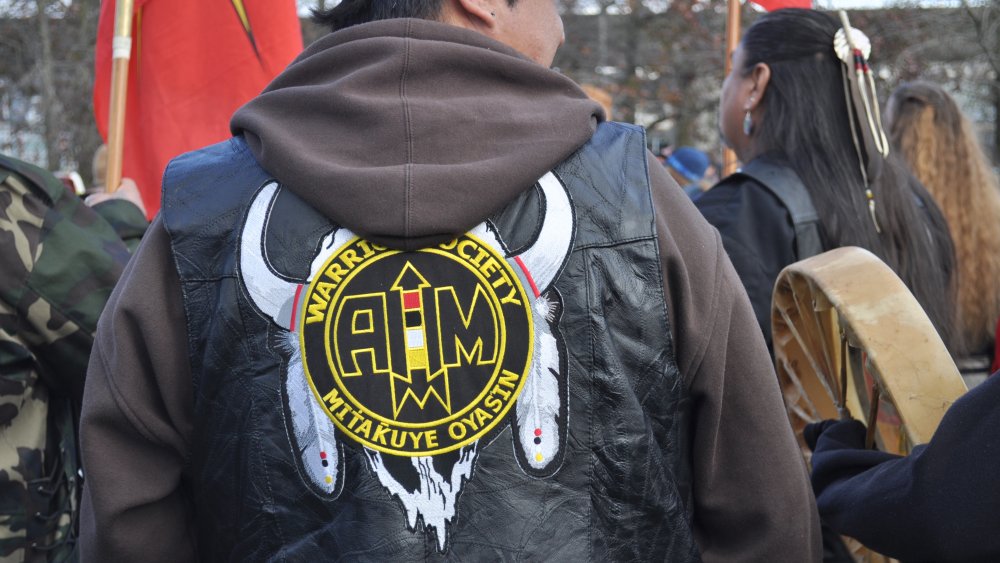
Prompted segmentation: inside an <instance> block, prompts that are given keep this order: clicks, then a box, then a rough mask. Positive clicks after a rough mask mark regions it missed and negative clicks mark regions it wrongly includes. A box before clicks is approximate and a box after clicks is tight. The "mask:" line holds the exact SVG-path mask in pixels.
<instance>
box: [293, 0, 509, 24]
mask: <svg viewBox="0 0 1000 563" xmlns="http://www.w3.org/2000/svg"><path fill="white" fill-rule="evenodd" d="M441 3H442V0H342V1H341V2H340V3H339V4H337V5H336V6H334V7H333V8H328V9H326V10H320V9H317V8H313V9H312V19H313V21H314V22H316V23H317V24H319V25H323V26H326V27H329V28H330V30H331V31H337V30H340V29H344V28H346V27H351V26H352V25H357V24H359V23H367V22H373V21H378V20H388V19H393V18H420V19H424V20H436V19H438V18H439V17H440V16H441ZM516 3H517V0H507V5H508V6H514V4H516Z"/></svg>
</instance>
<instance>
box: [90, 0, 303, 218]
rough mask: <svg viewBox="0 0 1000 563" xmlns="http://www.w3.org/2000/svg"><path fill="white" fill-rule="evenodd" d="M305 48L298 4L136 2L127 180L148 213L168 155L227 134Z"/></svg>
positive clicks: (105, 40)
mask: <svg viewBox="0 0 1000 563" xmlns="http://www.w3.org/2000/svg"><path fill="white" fill-rule="evenodd" d="M114 23H115V0H104V1H103V4H102V5H101V21H100V24H99V27H98V33H97V52H96V56H95V59H96V60H95V73H94V117H95V119H96V120H97V128H98V130H99V131H100V133H101V136H102V137H103V138H104V139H105V140H106V139H107V138H108V136H107V135H108V115H109V112H110V111H109V104H110V96H111V94H110V90H111V39H112V36H113V35H114ZM301 50H302V31H301V27H300V24H299V18H298V13H297V11H296V6H295V0H135V17H134V22H133V27H132V58H131V61H130V63H129V75H128V101H127V103H126V110H125V146H124V159H123V160H124V166H123V175H124V176H128V177H130V178H133V179H134V180H135V181H136V183H138V185H139V189H140V191H141V192H142V196H143V201H144V202H145V204H146V209H147V210H148V211H149V214H150V217H152V216H153V215H154V214H155V213H156V212H157V211H158V210H159V208H160V181H161V178H162V176H163V169H164V168H165V167H166V165H167V162H169V161H170V159H171V158H173V157H175V156H177V155H178V154H181V153H183V152H187V151H190V150H194V149H197V148H199V147H202V146H205V145H209V144H212V143H217V142H219V141H223V140H225V139H227V138H229V118H230V117H231V116H232V114H233V112H234V111H236V109H237V108H239V107H240V106H241V105H243V104H244V103H245V102H247V101H248V100H249V99H250V98H252V97H254V96H256V95H257V94H258V93H260V91H261V90H263V89H264V87H265V86H266V85H267V84H268V82H270V81H271V79H273V78H274V77H275V76H276V75H277V74H278V73H279V72H281V71H282V70H283V69H284V68H285V66H286V65H288V63H290V62H291V61H292V59H293V58H294V57H295V56H296V55H297V54H298V53H299V51H301Z"/></svg>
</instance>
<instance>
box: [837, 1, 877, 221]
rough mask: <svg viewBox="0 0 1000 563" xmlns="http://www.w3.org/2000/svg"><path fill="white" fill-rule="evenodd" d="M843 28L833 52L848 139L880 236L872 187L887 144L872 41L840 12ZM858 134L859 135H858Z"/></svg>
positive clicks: (869, 208)
mask: <svg viewBox="0 0 1000 563" xmlns="http://www.w3.org/2000/svg"><path fill="white" fill-rule="evenodd" d="M840 21H841V22H842V24H843V27H841V28H840V29H838V30H837V33H836V34H835V35H834V37H833V50H834V52H835V53H836V55H837V58H839V59H840V61H841V63H843V65H844V66H842V67H841V71H842V72H841V76H842V77H843V83H844V97H845V98H846V101H847V113H848V115H847V121H848V123H849V124H850V126H851V137H852V138H853V140H854V148H855V149H856V150H857V152H858V162H859V165H860V168H861V178H862V180H864V183H865V198H866V199H867V200H868V214H869V215H870V216H871V220H872V224H874V225H875V231H876V232H877V233H881V232H882V229H881V228H880V227H879V224H878V219H877V218H876V216H875V194H874V193H872V189H871V184H872V182H873V181H874V180H875V178H877V177H878V175H879V173H881V171H882V161H883V159H885V158H886V157H888V156H889V141H888V139H887V138H886V135H885V131H883V130H882V116H881V114H880V112H879V106H878V95H877V94H876V92H875V79H874V77H873V76H872V71H871V68H870V67H869V66H868V57H869V56H870V55H871V51H872V45H871V41H869V40H868V36H866V35H865V34H864V33H863V32H862V31H861V30H860V29H856V28H853V27H851V23H850V21H848V19H847V12H845V11H843V10H841V11H840ZM859 130H860V131H859Z"/></svg>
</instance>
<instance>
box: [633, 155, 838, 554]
mask: <svg viewBox="0 0 1000 563" xmlns="http://www.w3.org/2000/svg"><path fill="white" fill-rule="evenodd" d="M649 168H650V173H649V174H650V181H651V184H652V189H653V203H654V208H655V209H656V213H657V217H656V223H657V224H656V227H657V237H658V239H659V242H660V253H661V265H662V267H663V277H664V280H665V285H666V287H665V291H666V298H667V303H668V308H669V311H670V317H671V319H670V321H671V328H672V329H673V334H674V339H675V346H676V350H677V361H678V367H679V368H680V371H681V374H682V375H683V377H684V378H685V382H686V383H687V385H688V391H689V393H690V396H691V399H692V405H693V406H692V408H693V412H692V434H693V435H692V438H691V454H692V455H691V461H692V481H693V482H692V485H693V488H692V490H693V493H692V496H693V510H692V512H693V514H692V518H693V520H692V523H693V526H694V531H695V539H696V541H697V542H698V546H699V548H700V549H701V551H702V557H703V559H704V561H706V562H713V561H727V562H729V561H772V562H780V561H788V562H790V563H791V562H796V563H799V562H806V561H819V560H820V559H821V549H822V546H821V539H820V530H819V516H818V514H817V511H816V502H815V499H814V497H813V494H812V491H811V489H810V485H809V480H808V474H807V472H806V466H805V462H804V461H803V459H802V455H801V453H800V451H799V448H798V445H797V444H796V442H795V438H794V436H793V434H792V430H791V426H790V425H789V423H788V419H787V416H786V415H785V409H784V406H783V404H782V399H781V394H780V391H779V389H778V381H777V377H776V376H775V374H774V368H773V366H772V363H771V359H770V357H769V355H768V352H767V347H766V346H765V344H764V339H763V337H762V335H761V332H760V329H759V328H758V327H757V321H756V319H755V317H754V313H753V310H752V309H751V307H750V302H749V300H748V298H747V295H746V292H745V290H744V289H743V286H742V284H740V281H739V279H738V278H737V276H736V272H735V270H734V269H733V267H732V264H731V263H730V261H729V258H728V257H727V256H726V253H725V251H724V249H723V247H722V243H721V241H720V238H719V234H718V232H717V231H716V230H715V229H714V228H712V227H711V226H709V225H708V223H707V222H706V221H705V220H704V219H703V218H702V216H701V214H700V213H699V212H698V210H697V209H695V207H694V205H693V204H692V203H691V201H690V200H689V199H688V198H687V196H686V195H685V194H684V192H683V191H682V190H681V189H680V187H679V186H677V184H676V183H675V182H673V180H671V179H670V177H669V175H668V174H667V173H666V172H665V171H664V170H663V167H662V165H660V164H659V163H658V162H657V161H656V160H655V158H653V157H652V155H650V156H649Z"/></svg>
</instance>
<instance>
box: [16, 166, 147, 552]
mask: <svg viewBox="0 0 1000 563" xmlns="http://www.w3.org/2000/svg"><path fill="white" fill-rule="evenodd" d="M96 209H97V211H98V212H99V213H101V214H105V213H107V214H108V217H107V218H105V217H102V216H101V215H100V214H99V213H98V212H95V210H92V209H91V208H89V207H87V206H86V205H85V204H84V203H83V202H82V201H81V200H80V198H78V197H76V196H75V195H74V194H71V193H70V192H69V191H67V190H66V189H65V188H64V187H63V185H62V183H61V182H60V181H59V180H57V179H56V178H55V177H53V176H52V175H51V174H49V173H48V172H46V171H45V170H42V169H40V168H36V167H34V166H31V165H28V164H25V163H23V162H19V161H15V160H13V159H9V158H4V157H0V561H66V560H70V559H75V554H74V543H75V527H76V510H77V506H78V502H77V501H78V491H79V490H80V484H79V482H78V481H79V477H78V468H79V462H78V460H77V454H76V431H75V426H76V424H77V421H78V417H79V412H80V411H79V409H80V404H81V400H82V395H83V383H84V376H85V374H86V371H87V362H88V358H89V355H90V348H91V345H92V344H93V340H94V331H95V329H96V326H97V319H98V317H99V316H100V314H101V310H102V309H103V308H104V304H105V302H106V301H107V299H108V297H109V296H110V294H111V290H112V289H113V288H114V285H115V282H117V281H118V278H119V276H120V275H121V273H122V269H123V268H124V266H125V263H126V262H127V261H128V259H129V250H128V248H127V247H126V244H125V242H123V240H122V238H120V237H119V234H118V232H116V228H115V227H113V226H112V224H115V225H116V226H117V227H118V230H119V232H125V233H128V234H130V235H131V236H132V237H133V238H136V239H137V237H138V236H141V234H142V231H143V226H144V225H145V218H144V217H142V214H141V212H139V210H138V209H137V208H136V207H135V206H134V205H132V204H130V203H127V202H124V201H111V202H107V203H104V204H100V205H99V206H97V208H96ZM126 236H127V235H126ZM132 242H136V243H137V241H132Z"/></svg>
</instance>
